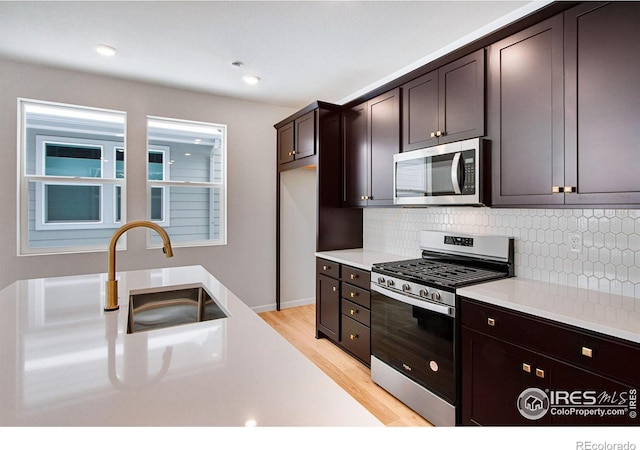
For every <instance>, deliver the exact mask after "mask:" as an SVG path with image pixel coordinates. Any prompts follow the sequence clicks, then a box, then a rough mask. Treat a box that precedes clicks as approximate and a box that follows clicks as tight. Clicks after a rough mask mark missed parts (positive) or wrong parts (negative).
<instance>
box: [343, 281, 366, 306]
mask: <svg viewBox="0 0 640 450" xmlns="http://www.w3.org/2000/svg"><path fill="white" fill-rule="evenodd" d="M342 298H344V299H347V300H349V301H350V302H354V303H357V304H358V305H361V306H364V307H365V308H371V292H370V291H369V290H365V289H362V288H359V287H356V286H354V285H352V284H350V283H345V282H344V281H343V282H342Z"/></svg>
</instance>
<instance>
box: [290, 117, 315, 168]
mask: <svg viewBox="0 0 640 450" xmlns="http://www.w3.org/2000/svg"><path fill="white" fill-rule="evenodd" d="M295 148H296V150H295V157H296V159H300V158H304V157H306V156H311V155H315V153H316V111H311V112H309V113H307V114H305V115H304V116H302V117H300V118H299V119H296V121H295Z"/></svg>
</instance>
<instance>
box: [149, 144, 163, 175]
mask: <svg viewBox="0 0 640 450" xmlns="http://www.w3.org/2000/svg"><path fill="white" fill-rule="evenodd" d="M148 173H149V175H148V177H149V180H164V153H163V152H154V151H152V150H149V168H148Z"/></svg>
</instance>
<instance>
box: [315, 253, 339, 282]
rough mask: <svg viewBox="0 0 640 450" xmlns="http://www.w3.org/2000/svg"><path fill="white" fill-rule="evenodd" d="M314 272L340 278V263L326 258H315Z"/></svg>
mask: <svg viewBox="0 0 640 450" xmlns="http://www.w3.org/2000/svg"><path fill="white" fill-rule="evenodd" d="M316 273H318V274H323V275H327V276H329V277H333V278H340V264H339V263H337V262H334V261H329V260H328V259H321V258H316Z"/></svg>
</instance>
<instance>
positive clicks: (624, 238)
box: [364, 207, 640, 298]
mask: <svg viewBox="0 0 640 450" xmlns="http://www.w3.org/2000/svg"><path fill="white" fill-rule="evenodd" d="M421 230H442V231H455V232H459V233H469V234H492V235H499V236H510V237H514V238H515V272H516V276H518V277H523V278H528V279H533V280H542V281H550V282H553V283H559V284H563V285H568V286H574V287H581V288H588V289H593V290H597V291H602V292H607V293H611V294H622V295H625V296H630V297H636V298H640V210H626V209H615V210H614V209H498V208H470V207H464V208H460V207H457V208H416V209H411V208H397V209H396V208H388V209H381V208H378V209H365V212H364V247H365V248H368V249H371V250H378V251H386V252H390V253H397V254H401V255H407V256H408V257H412V258H413V257H419V256H420V244H419V232H420V231H421ZM571 236H579V238H580V239H581V240H582V246H581V249H580V252H574V251H572V249H571V246H570V244H569V240H570V237H571Z"/></svg>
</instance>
